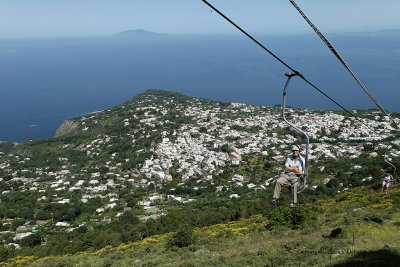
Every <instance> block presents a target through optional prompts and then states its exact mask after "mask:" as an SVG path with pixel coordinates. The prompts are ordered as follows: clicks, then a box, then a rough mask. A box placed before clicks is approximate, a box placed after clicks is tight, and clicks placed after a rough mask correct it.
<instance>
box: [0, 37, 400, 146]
mask: <svg viewBox="0 0 400 267" xmlns="http://www.w3.org/2000/svg"><path fill="white" fill-rule="evenodd" d="M257 38H258V39H259V40H260V41H261V42H262V43H263V44H265V45H266V46H267V47H268V48H270V49H271V50H272V51H273V52H275V53H276V54H277V55H279V56H280V57H281V58H282V59H283V60H284V61H286V62H287V63H288V64H289V65H291V66H292V67H293V68H294V69H297V70H299V71H300V72H302V73H303V74H304V76H306V77H307V78H308V79H309V80H310V81H312V82H313V83H315V84H316V85H318V86H320V88H322V89H323V90H324V91H325V92H326V93H327V94H329V95H330V96H331V97H333V98H334V99H335V100H336V101H338V102H339V103H341V104H342V105H343V106H345V107H346V108H348V109H367V108H375V106H374V105H373V103H372V102H371V101H370V100H369V98H368V97H367V96H366V95H365V93H364V92H363V91H362V90H361V89H360V88H359V87H358V85H357V84H356V83H355V82H354V81H353V80H352V78H351V77H350V76H349V74H348V73H347V72H346V71H345V69H344V68H343V67H342V66H341V64H340V63H339V62H338V61H337V59H336V58H335V57H334V56H333V54H332V53H331V52H330V51H329V50H328V49H327V48H326V47H325V46H324V45H323V43H322V42H321V41H320V40H319V39H318V37H317V36H314V35H292V36H258V37H257ZM328 38H329V39H330V40H331V41H332V43H333V44H334V46H335V47H336V48H337V49H338V50H339V51H340V53H341V54H342V56H343V58H344V59H345V61H346V62H347V63H348V64H349V65H350V67H351V68H352V70H353V71H354V72H355V73H356V75H357V76H358V77H359V78H360V79H361V81H362V82H363V83H364V84H365V85H366V86H367V88H368V89H369V90H370V91H371V92H372V93H373V94H374V95H375V96H376V98H377V99H378V100H379V101H380V102H381V104H382V105H383V106H384V107H385V108H386V109H387V110H389V111H396V112H399V111H400V105H399V104H398V103H399V100H400V97H399V90H398V89H399V88H398V87H399V83H400V78H399V76H398V73H399V70H400V68H399V65H400V31H396V30H393V31H381V32H374V33H352V34H350V33H347V34H331V35H329V36H328ZM287 71H288V69H286V68H285V67H283V66H282V65H281V64H280V63H279V62H277V61H276V60H275V59H274V58H272V57H271V56H270V55H268V54H266V53H265V52H264V51H263V50H261V49H260V48H259V47H257V46H256V45H254V44H253V43H252V42H251V41H249V40H248V39H246V38H245V37H243V36H242V35H232V36H230V35H163V34H154V33H148V32H144V31H130V32H124V33H122V34H118V35H115V36H103V37H90V38H89V37H87V38H84V37H79V38H53V39H16V40H4V39H3V40H0V73H1V79H0V95H1V98H0V140H4V141H17V142H18V141H23V140H28V139H37V138H47V137H51V136H53V135H54V133H55V131H56V129H57V128H58V126H59V125H60V124H61V123H62V121H63V120H65V119H68V118H72V117H75V116H79V115H82V114H86V113H90V112H94V111H98V110H103V109H107V108H111V107H113V106H114V105H117V104H120V103H122V102H125V101H127V100H129V99H130V98H132V97H133V96H134V95H136V94H138V93H141V92H143V91H145V90H146V89H150V88H157V89H165V90H171V91H177V92H181V93H183V94H186V95H190V96H194V97H202V98H208V99H212V100H217V101H224V102H242V103H249V104H255V105H275V104H280V103H281V98H282V88H283V85H284V83H285V77H284V76H283V74H284V73H285V72H287ZM288 104H289V105H291V106H294V107H303V108H310V109H338V107H336V106H335V105H334V104H333V103H331V102H329V100H327V99H326V98H324V97H323V96H322V95H321V94H319V93H318V92H316V91H315V90H314V89H312V88H311V87H309V86H307V85H306V84H305V83H304V82H303V81H302V80H300V79H293V81H292V83H291V87H290V88H289V93H288Z"/></svg>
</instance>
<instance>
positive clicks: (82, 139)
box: [0, 91, 400, 247]
mask: <svg viewBox="0 0 400 267" xmlns="http://www.w3.org/2000/svg"><path fill="white" fill-rule="evenodd" d="M280 112H281V111H280V108H279V107H264V106H252V105H247V104H241V103H216V102H212V101H208V100H203V99H195V98H190V97H184V96H181V95H178V94H170V93H166V92H163V91H150V92H147V93H145V94H142V95H139V96H138V97H135V98H134V99H132V100H131V101H128V102H127V103H124V104H122V105H120V106H118V107H116V108H114V109H109V110H105V111H102V112H98V113H96V114H89V115H88V116H84V117H80V118H76V119H73V120H70V121H68V122H66V123H64V125H63V127H64V128H63V127H61V128H60V129H61V130H60V131H59V132H58V134H57V137H55V138H53V139H49V140H44V141H29V142H26V143H22V144H8V145H7V146H6V145H5V143H2V145H4V147H6V148H4V149H1V150H0V171H1V172H0V182H1V183H2V187H1V191H0V195H1V196H2V199H3V200H2V201H6V200H7V198H8V197H10V198H11V196H13V195H14V194H16V193H27V192H29V194H30V195H31V196H35V199H34V205H33V206H34V207H39V206H40V207H42V206H45V205H54V207H61V208H62V207H64V206H65V207H74V205H79V206H80V205H91V206H93V209H92V210H91V211H90V213H89V215H87V216H86V218H87V219H86V220H85V221H79V222H78V221H76V220H74V218H73V219H71V218H69V217H65V216H64V217H63V216H58V215H56V212H55V211H48V213H46V211H45V210H40V209H39V208H35V209H34V211H26V213H27V216H26V218H24V219H23V220H22V219H21V218H19V217H18V216H14V215H13V214H17V213H16V212H15V211H13V212H14V213H13V212H10V211H6V210H4V209H3V210H2V211H1V212H2V214H1V221H2V225H17V224H15V221H16V220H18V219H21V220H20V221H22V223H19V224H18V225H17V226H16V227H10V228H9V229H8V230H4V231H2V232H0V239H1V238H3V239H4V240H6V239H5V237H7V240H9V241H10V244H14V246H15V247H18V246H19V245H18V240H21V239H23V238H26V237H27V236H29V235H31V234H33V233H35V231H36V230H37V229H39V228H43V227H45V228H46V229H50V230H52V231H66V232H71V231H74V230H75V229H77V228H79V227H82V225H96V224H101V223H109V222H111V221H112V220H113V219H115V218H118V217H120V216H122V215H123V214H124V213H125V212H128V211H131V210H132V209H135V208H137V207H139V208H140V209H141V211H142V213H141V215H140V216H139V218H140V219H141V220H150V219H157V218H158V217H159V216H162V215H164V214H165V213H167V212H168V210H167V208H166V207H165V205H166V203H176V204H177V205H185V204H187V203H191V202H196V201H197V198H196V197H194V196H187V194H186V195H185V194H178V193H175V192H176V191H177V188H179V187H184V186H185V185H186V184H187V183H190V186H191V188H190V189H191V190H194V191H196V190H201V189H202V188H206V187H207V188H209V186H213V191H214V192H216V193H218V192H223V191H224V190H225V191H228V192H230V193H229V194H228V196H227V197H228V198H231V199H238V198H241V197H242V196H241V194H240V193H238V192H236V191H235V190H236V188H246V190H253V191H259V190H264V191H267V190H272V188H273V186H274V182H275V179H276V174H277V172H278V170H279V167H282V165H283V161H284V160H285V159H286V156H287V154H288V153H290V147H291V146H292V145H293V144H300V146H301V148H302V150H304V149H305V144H304V140H303V139H302V137H301V136H299V135H297V134H296V132H295V131H294V130H293V129H290V127H288V126H287V124H286V123H285V122H284V121H283V120H282V117H281V113H280ZM352 112H353V114H354V115H355V116H358V117H359V118H360V119H361V120H362V122H363V124H362V123H360V122H359V121H358V120H357V119H355V118H353V117H350V116H349V115H347V114H345V113H343V112H337V111H313V110H307V109H294V108H287V114H288V115H289V120H290V121H291V122H293V123H294V124H296V125H298V126H300V127H301V128H302V129H303V130H304V131H305V132H307V133H308V134H309V136H310V140H311V144H310V147H309V159H310V164H311V165H313V164H315V163H317V162H323V161H336V160H339V159H341V158H348V159H349V161H348V164H349V170H352V169H357V168H360V166H358V165H356V164H353V163H352V161H351V160H352V159H356V158H358V157H360V156H361V155H366V156H367V157H370V158H377V157H382V154H381V153H380V151H381V150H385V151H386V154H387V158H388V159H389V160H392V159H396V158H398V157H399V156H400V151H399V150H398V145H399V142H400V141H399V139H398V137H399V135H398V133H397V131H396V130H395V129H394V128H393V126H392V125H391V123H390V120H389V118H386V117H385V116H383V115H382V114H381V113H380V112H378V111H374V110H371V111H352ZM395 120H396V122H397V123H400V120H399V119H398V118H395ZM364 124H365V125H368V127H367V126H365V125H364ZM66 126H68V127H67V128H65V127H66ZM396 138H397V139H396ZM367 147H368V149H366V148H367ZM45 155H48V156H45ZM49 157H51V158H49ZM250 157H258V158H261V159H262V160H265V161H270V162H272V163H271V164H272V166H273V167H271V169H265V170H264V173H265V174H266V175H265V177H252V175H251V174H248V173H243V172H241V166H243V165H246V164H248V162H247V161H248V159H249V158H250ZM227 168H229V169H230V170H231V172H230V173H231V176H230V177H228V180H226V181H225V182H224V183H222V184H221V182H216V181H215V178H216V177H219V176H220V175H222V174H224V173H225V172H226V169H227ZM320 170H321V171H322V172H323V170H324V166H320ZM326 179H327V180H326ZM330 179H334V177H332V174H331V173H326V174H325V180H324V181H323V182H321V181H315V184H310V185H309V187H310V188H316V187H317V186H318V185H320V184H321V183H327V182H328V181H329V180H330ZM363 179H365V180H363V182H364V181H366V182H367V181H369V180H371V177H363ZM166 184H173V185H174V186H173V188H170V189H169V191H168V192H164V191H162V188H163V187H165V185H166ZM193 184H194V185H193ZM138 190H140V192H141V193H140V194H137V193H136V192H138ZM229 190H231V191H229ZM341 190H346V188H341ZM121 192H123V194H122V193H121ZM137 196H140V198H137ZM38 210H40V213H39V212H38ZM32 212H33V214H32ZM71 212H72V213H73V211H71ZM76 212H78V211H76ZM71 216H73V215H71Z"/></svg>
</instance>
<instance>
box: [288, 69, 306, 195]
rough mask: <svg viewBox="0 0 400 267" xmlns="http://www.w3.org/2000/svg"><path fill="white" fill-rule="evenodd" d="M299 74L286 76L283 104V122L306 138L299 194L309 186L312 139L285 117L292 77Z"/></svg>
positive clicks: (292, 73) (289, 73)
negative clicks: (309, 158) (309, 157)
mask: <svg viewBox="0 0 400 267" xmlns="http://www.w3.org/2000/svg"><path fill="white" fill-rule="evenodd" d="M298 75H299V73H295V72H288V73H286V74H285V76H286V77H287V80H286V84H285V87H284V89H283V104H282V116H283V120H284V121H285V122H286V123H287V124H288V125H290V126H291V127H293V128H294V129H295V130H296V131H298V132H299V133H301V134H302V135H304V136H305V137H306V154H305V156H304V159H305V162H304V173H303V174H302V175H300V185H299V190H298V193H300V192H302V191H303V190H304V189H305V188H306V186H307V178H308V150H309V145H310V138H309V136H308V134H307V133H306V132H304V131H303V130H301V129H300V128H299V127H297V126H296V125H294V124H293V123H290V122H289V121H288V120H287V119H286V116H285V108H286V92H287V89H288V87H289V83H290V80H291V79H292V77H295V76H298Z"/></svg>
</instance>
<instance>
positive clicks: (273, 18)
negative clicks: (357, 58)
mask: <svg viewBox="0 0 400 267" xmlns="http://www.w3.org/2000/svg"><path fill="white" fill-rule="evenodd" d="M210 2H211V3H212V4H214V5H215V6H217V8H219V9H220V10H221V11H223V12H224V13H226V14H227V15H228V16H230V17H231V18H232V19H233V20H235V21H236V22H238V23H239V24H240V25H241V26H243V27H244V28H245V29H247V30H249V31H250V32H252V33H262V34H277V33H280V34H287V33H307V32H310V29H309V27H308V26H307V25H306V24H305V22H304V21H303V20H302V19H301V17H300V16H299V14H298V13H297V11H296V10H295V9H294V8H293V7H292V6H291V4H290V3H289V0H247V1H245V0H210ZM297 3H298V4H299V5H300V6H301V7H302V8H303V10H304V12H305V13H306V14H307V15H308V16H309V17H310V18H311V19H312V21H313V22H314V23H315V24H316V25H317V26H318V27H320V29H321V30H322V31H323V32H352V31H374V30H381V29H388V28H389V29H393V28H397V29H399V28H400V19H399V18H398V12H399V11H400V1H399V0H380V1H378V0H334V1H327V0H298V1H297ZM129 29H146V30H149V31H155V32H163V33H232V32H235V30H234V29H233V28H232V27H231V26H230V25H228V24H227V23H226V22H225V21H223V20H222V19H221V18H220V17H219V16H217V14H216V13H214V12H211V11H210V8H208V7H207V6H206V5H205V4H204V3H203V2H202V1H201V0H0V38H12V37H39V36H76V35H107V34H114V33H117V32H120V31H124V30H129Z"/></svg>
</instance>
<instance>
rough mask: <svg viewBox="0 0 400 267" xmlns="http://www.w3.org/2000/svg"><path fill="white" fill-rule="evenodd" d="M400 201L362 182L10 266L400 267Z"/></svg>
mask: <svg viewBox="0 0 400 267" xmlns="http://www.w3.org/2000/svg"><path fill="white" fill-rule="evenodd" d="M399 204H400V189H399V188H398V187H396V188H395V189H393V190H390V191H389V193H388V194H383V193H381V192H379V191H376V190H375V189H373V188H371V187H361V188H357V189H353V190H351V191H349V192H345V193H341V194H338V195H337V196H335V197H333V198H330V199H321V200H318V201H317V202H316V203H309V204H305V205H304V206H303V207H296V208H294V209H290V208H287V207H281V208H278V209H275V210H272V211H270V212H268V214H267V215H265V216H261V215H253V216H250V217H246V218H242V219H240V220H238V221H233V222H229V223H224V224H217V225H212V226H208V227H201V228H196V229H194V230H193V231H189V232H186V234H181V235H179V234H177V233H175V234H174V233H167V234H163V235H156V236H152V237H149V238H145V239H144V240H143V241H139V242H133V243H126V244H122V245H119V246H115V247H112V246H107V247H105V248H103V249H101V250H98V251H95V252H90V253H79V254H76V255H68V256H53V257H46V258H37V257H19V258H14V259H11V260H9V261H8V262H6V263H4V264H3V266H8V265H13V266H14V265H20V266H76V265H87V266H105V265H107V266H170V265H174V266H244V265H246V266H291V265H294V266H399V264H400V253H399V248H400V231H399V227H400V213H399V211H400V210H399ZM315 215H317V216H318V220H315V219H316V217H315ZM283 216H285V217H283ZM293 216H297V217H296V219H295V220H290V218H293ZM182 232H183V230H179V231H178V233H182ZM184 241H186V243H184ZM171 244H174V245H171ZM179 244H183V246H179Z"/></svg>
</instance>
